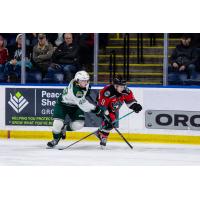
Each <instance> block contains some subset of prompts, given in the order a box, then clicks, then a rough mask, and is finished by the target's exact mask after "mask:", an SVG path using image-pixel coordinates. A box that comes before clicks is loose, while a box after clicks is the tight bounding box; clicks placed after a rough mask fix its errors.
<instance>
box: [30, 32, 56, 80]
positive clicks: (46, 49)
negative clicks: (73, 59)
mask: <svg viewBox="0 0 200 200" xmlns="http://www.w3.org/2000/svg"><path fill="white" fill-rule="evenodd" d="M53 52H54V48H53V46H52V44H50V43H49V42H47V38H46V34H44V33H40V34H38V44H36V45H35V46H34V47H33V61H34V64H35V66H36V68H37V69H38V70H39V71H40V72H41V73H42V77H44V76H45V74H46V73H47V71H48V67H49V66H50V64H51V58H52V54H53Z"/></svg>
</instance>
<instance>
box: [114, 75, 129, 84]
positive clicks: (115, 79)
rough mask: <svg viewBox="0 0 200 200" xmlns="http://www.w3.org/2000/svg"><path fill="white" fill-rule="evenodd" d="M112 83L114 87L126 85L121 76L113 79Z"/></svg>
mask: <svg viewBox="0 0 200 200" xmlns="http://www.w3.org/2000/svg"><path fill="white" fill-rule="evenodd" d="M113 83H114V84H116V85H126V80H124V79H123V78H122V76H118V77H116V78H114V80H113Z"/></svg>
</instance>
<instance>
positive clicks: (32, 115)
mask: <svg viewBox="0 0 200 200" xmlns="http://www.w3.org/2000/svg"><path fill="white" fill-rule="evenodd" d="M62 90H63V89H56V88H53V89H51V88H42V89H41V88H6V99H5V111H6V112H5V125H9V126H52V123H53V118H52V115H53V109H54V106H55V104H56V100H57V98H58V97H59V96H60V94H61V93H62ZM97 94H98V90H97V89H93V90H91V97H92V99H93V101H95V100H96V97H97ZM89 101H91V100H90V99H89ZM92 103H93V102H92ZM85 118H86V120H85V126H86V127H99V126H100V124H101V120H99V118H97V117H96V115H95V114H93V113H85ZM68 120H69V119H68V118H66V122H67V121H68Z"/></svg>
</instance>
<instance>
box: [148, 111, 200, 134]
mask: <svg viewBox="0 0 200 200" xmlns="http://www.w3.org/2000/svg"><path fill="white" fill-rule="evenodd" d="M145 126H146V128H148V129H172V130H197V131H199V130H200V113H199V112H197V111H178V110H147V111H146V112H145Z"/></svg>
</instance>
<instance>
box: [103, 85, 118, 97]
mask: <svg viewBox="0 0 200 200" xmlns="http://www.w3.org/2000/svg"><path fill="white" fill-rule="evenodd" d="M114 95H115V89H114V86H113V85H110V86H108V87H107V88H106V89H105V90H104V92H103V96H104V97H107V98H108V97H112V96H114Z"/></svg>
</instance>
